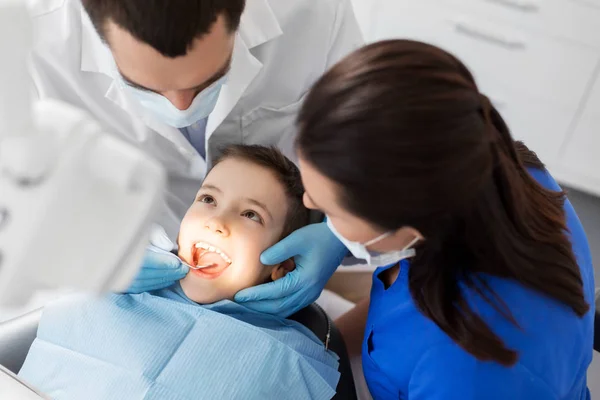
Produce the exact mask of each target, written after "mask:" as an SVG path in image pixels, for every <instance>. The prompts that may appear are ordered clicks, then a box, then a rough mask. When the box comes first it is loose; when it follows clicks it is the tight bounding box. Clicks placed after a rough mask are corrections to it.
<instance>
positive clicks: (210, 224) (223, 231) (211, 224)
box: [206, 218, 229, 236]
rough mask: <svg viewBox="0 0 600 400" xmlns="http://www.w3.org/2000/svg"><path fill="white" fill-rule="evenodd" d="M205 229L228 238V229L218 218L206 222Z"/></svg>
mask: <svg viewBox="0 0 600 400" xmlns="http://www.w3.org/2000/svg"><path fill="white" fill-rule="evenodd" d="M206 228H207V229H210V230H211V231H212V232H214V233H216V234H218V235H221V236H229V229H227V226H226V225H225V224H224V223H223V221H222V220H221V219H220V218H211V219H209V220H208V221H206Z"/></svg>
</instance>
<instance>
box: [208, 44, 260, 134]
mask: <svg viewBox="0 0 600 400" xmlns="http://www.w3.org/2000/svg"><path fill="white" fill-rule="evenodd" d="M262 67H263V64H262V63H261V62H260V61H259V60H257V59H256V58H255V57H254V56H253V55H252V54H251V53H250V49H248V47H247V46H246V44H245V43H244V41H243V40H242V39H241V38H240V36H239V35H238V36H237V38H236V40H235V47H234V50H233V59H232V60H231V71H230V72H229V77H228V79H227V83H226V84H225V85H223V87H222V88H221V93H220V94H219V100H218V101H217V104H216V105H215V109H214V110H213V112H212V113H211V114H210V116H209V117H208V122H207V124H206V140H208V139H209V138H210V136H211V135H212V134H213V132H214V131H215V130H216V129H217V128H218V127H219V125H221V123H222V122H223V120H224V119H225V118H226V117H227V116H228V115H229V113H230V112H231V110H232V109H233V107H235V105H236V104H237V102H238V100H239V99H240V98H241V97H242V95H243V94H244V92H245V91H246V89H247V88H248V86H249V85H250V84H251V83H252V81H253V80H254V78H255V77H256V75H258V73H259V72H260V70H261V69H262Z"/></svg>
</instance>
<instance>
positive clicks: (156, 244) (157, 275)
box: [127, 226, 190, 293]
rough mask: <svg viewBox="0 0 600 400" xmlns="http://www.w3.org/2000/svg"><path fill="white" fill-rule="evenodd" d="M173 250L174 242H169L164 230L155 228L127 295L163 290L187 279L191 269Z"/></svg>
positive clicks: (158, 227)
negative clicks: (184, 278)
mask: <svg viewBox="0 0 600 400" xmlns="http://www.w3.org/2000/svg"><path fill="white" fill-rule="evenodd" d="M173 248H174V245H173V242H171V240H169V237H168V236H167V234H166V233H165V231H164V229H163V228H162V227H160V226H154V227H153V228H152V233H151V235H150V245H149V246H148V247H146V254H145V255H144V260H143V261H142V267H141V269H140V272H139V273H138V275H137V276H136V278H135V279H134V281H133V283H132V284H131V285H130V286H129V288H128V289H127V293H142V292H148V291H151V290H158V289H163V288H166V287H168V286H171V285H172V284H173V283H175V282H177V281H178V280H180V279H182V278H183V277H185V276H186V275H187V273H188V272H189V270H190V268H189V266H188V265H187V264H185V263H184V262H182V261H181V259H180V258H179V257H177V256H176V255H175V254H173V253H171V252H170V250H171V249H173Z"/></svg>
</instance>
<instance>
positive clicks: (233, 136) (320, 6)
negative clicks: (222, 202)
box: [29, 0, 362, 238]
mask: <svg viewBox="0 0 600 400" xmlns="http://www.w3.org/2000/svg"><path fill="white" fill-rule="evenodd" d="M29 4H30V6H31V11H32V13H33V16H34V26H35V36H34V37H35V46H34V51H33V53H32V76H33V82H34V87H35V89H36V91H37V95H38V96H39V97H40V98H42V99H44V98H55V99H60V100H62V101H66V102H68V103H71V104H73V105H75V106H77V107H80V108H83V109H85V110H87V111H88V112H89V113H90V114H92V116H93V117H95V118H96V119H97V120H98V121H99V122H100V123H101V124H102V125H103V126H104V128H105V129H106V131H107V132H109V133H111V134H115V135H117V136H119V137H121V138H123V139H125V140H127V141H128V142H130V143H133V144H134V145H136V146H139V147H140V148H142V149H144V150H145V151H146V152H148V153H150V154H152V155H153V156H154V157H155V158H156V159H158V160H159V161H160V162H161V163H162V164H163V165H164V167H165V168H166V170H167V172H168V175H169V186H168V190H167V193H166V194H165V195H166V207H164V210H163V212H162V214H161V216H160V217H159V219H158V222H159V223H160V224H161V225H163V226H164V227H165V229H166V230H167V233H168V234H169V236H171V237H172V238H173V237H174V236H175V235H176V233H177V231H178V230H179V223H180V221H181V219H182V217H183V215H184V214H185V212H186V210H187V208H188V207H189V205H190V204H191V202H192V201H193V200H194V196H195V194H196V192H197V190H198V189H199V187H200V185H201V180H202V179H203V177H204V175H205V173H206V169H207V165H206V163H205V161H204V160H203V159H202V158H201V157H200V156H199V155H198V153H197V152H196V150H195V149H194V148H193V147H192V146H191V145H190V143H189V142H188V141H187V140H186V139H185V137H184V136H183V135H182V134H181V133H180V132H179V130H178V129H175V128H172V127H170V126H167V125H165V124H163V123H161V122H159V121H157V120H155V119H154V118H152V117H151V116H150V115H148V114H147V113H146V112H145V111H144V110H143V109H142V108H141V107H140V106H139V105H138V104H137V103H136V102H135V101H132V99H131V98H129V97H128V95H127V94H126V93H125V92H124V91H123V90H122V89H121V88H120V87H119V86H118V85H117V83H116V82H115V81H114V79H113V77H114V76H115V75H114V60H113V57H112V54H111V53H110V50H109V49H108V47H107V46H106V45H105V44H104V43H103V42H102V41H101V40H100V38H99V36H98V34H97V33H96V31H95V30H94V28H93V26H92V24H91V22H90V20H89V18H88V16H87V14H86V13H85V11H84V10H83V8H82V6H81V3H80V0H29ZM360 45H362V36H361V33H360V30H359V27H358V24H357V22H356V19H355V16H354V13H353V10H352V6H351V3H350V1H349V0H248V1H247V5H246V10H245V12H244V14H243V16H242V21H241V24H240V29H239V31H238V33H237V38H236V42H235V48H234V54H233V60H232V69H231V72H230V76H229V80H228V83H227V84H226V85H225V86H224V87H223V89H222V91H221V94H220V97H219V100H218V102H217V105H216V108H215V110H214V111H213V113H212V114H211V115H210V117H209V119H208V123H207V130H206V141H207V147H206V148H207V159H208V160H211V159H213V158H214V156H215V155H216V154H217V151H218V149H219V148H221V147H222V146H223V145H224V144H226V143H245V144H264V145H277V146H279V147H280V148H281V149H282V150H283V151H284V153H285V154H286V155H288V156H290V157H292V158H294V155H293V149H292V144H293V137H294V135H295V127H294V120H295V116H296V114H297V112H298V110H299V108H300V106H301V103H302V100H303V98H304V96H305V94H306V92H307V91H308V90H309V88H310V87H311V85H312V84H313V83H314V82H315V80H316V79H318V78H319V77H320V76H321V75H322V74H323V73H324V72H325V71H326V70H327V69H328V68H329V67H330V66H332V65H333V64H335V63H336V62H337V61H339V60H340V59H341V58H342V57H343V56H345V55H347V54H348V53H350V52H351V51H353V50H354V49H356V48H358V47H359V46H360Z"/></svg>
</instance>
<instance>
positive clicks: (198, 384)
mask: <svg viewBox="0 0 600 400" xmlns="http://www.w3.org/2000/svg"><path fill="white" fill-rule="evenodd" d="M302 195H303V187H302V183H301V180H300V174H299V171H298V169H297V168H296V166H295V165H294V164H293V163H292V162H291V161H289V160H288V159H287V158H285V157H284V156H283V155H282V154H281V153H280V152H279V151H278V150H276V149H273V148H267V147H261V146H239V145H238V146H232V147H229V148H228V149H226V151H225V152H224V153H223V156H222V157H221V158H220V159H219V160H218V161H217V162H216V163H215V166H214V167H213V168H212V170H211V171H210V172H209V174H208V175H207V177H206V179H205V180H204V182H203V185H202V187H201V188H200V191H199V192H198V195H197V197H196V200H195V201H194V203H193V204H192V205H191V207H190V208H189V210H188V212H187V214H186V216H185V218H184V219H183V221H182V223H181V229H180V232H179V238H178V244H179V256H180V257H181V258H182V259H183V260H184V261H186V262H187V263H188V264H190V265H192V266H196V265H200V266H206V268H204V269H201V270H190V272H189V273H188V275H187V276H186V277H185V278H184V279H182V280H181V281H179V282H177V283H176V284H174V285H173V286H171V287H169V288H167V289H163V290H158V291H153V292H149V293H141V294H132V295H129V294H127V295H125V294H110V295H107V296H103V297H101V298H90V297H84V296H78V297H75V298H69V299H64V300H61V301H59V302H56V303H54V304H52V305H49V306H47V307H46V308H45V310H44V313H43V315H42V319H41V321H40V325H39V328H38V334H37V338H36V340H35V341H34V343H33V345H32V347H31V349H30V351H29V354H28V356H27V359H26V361H25V364H24V365H23V368H22V369H21V371H20V372H19V376H20V377H21V378H22V379H23V380H24V381H26V382H27V383H29V384H31V385H33V386H34V387H36V388H38V389H39V390H41V391H42V392H44V393H45V394H47V395H48V396H50V397H51V398H54V399H182V400H183V399H330V398H331V397H333V395H334V394H335V388H336V386H337V382H338V379H339V373H338V371H337V369H338V361H337V360H338V358H337V356H336V355H335V354H334V353H332V352H330V351H327V350H326V349H325V348H324V346H323V343H322V342H321V341H320V340H319V339H318V338H317V337H315V336H314V335H313V334H312V333H311V332H310V331H309V330H308V329H307V328H305V327H304V326H302V325H300V324H298V323H296V322H293V321H290V320H286V319H282V318H278V317H275V316H272V315H268V314H262V313H258V312H255V311H252V310H249V309H247V308H245V307H244V306H242V305H240V304H236V303H234V302H233V301H231V300H232V299H233V297H234V295H235V294H236V293H237V292H239V291H240V290H242V289H245V288H248V287H250V286H253V285H258V284H261V283H264V282H267V281H270V280H277V279H280V278H282V277H283V276H285V274H286V273H287V272H289V271H291V270H293V269H294V263H293V261H292V260H288V261H286V262H284V263H282V264H280V265H276V266H264V265H262V264H261V263H260V261H259V257H260V254H261V253H262V252H263V250H265V249H267V248H268V247H270V246H271V245H273V244H275V243H276V242H277V241H279V240H280V239H281V238H283V237H284V236H286V235H288V234H289V233H291V232H292V231H293V230H295V229H298V228H300V227H302V226H303V225H305V224H307V222H308V210H307V209H306V208H305V207H304V206H303V204H302ZM83 267H84V266H83Z"/></svg>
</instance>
